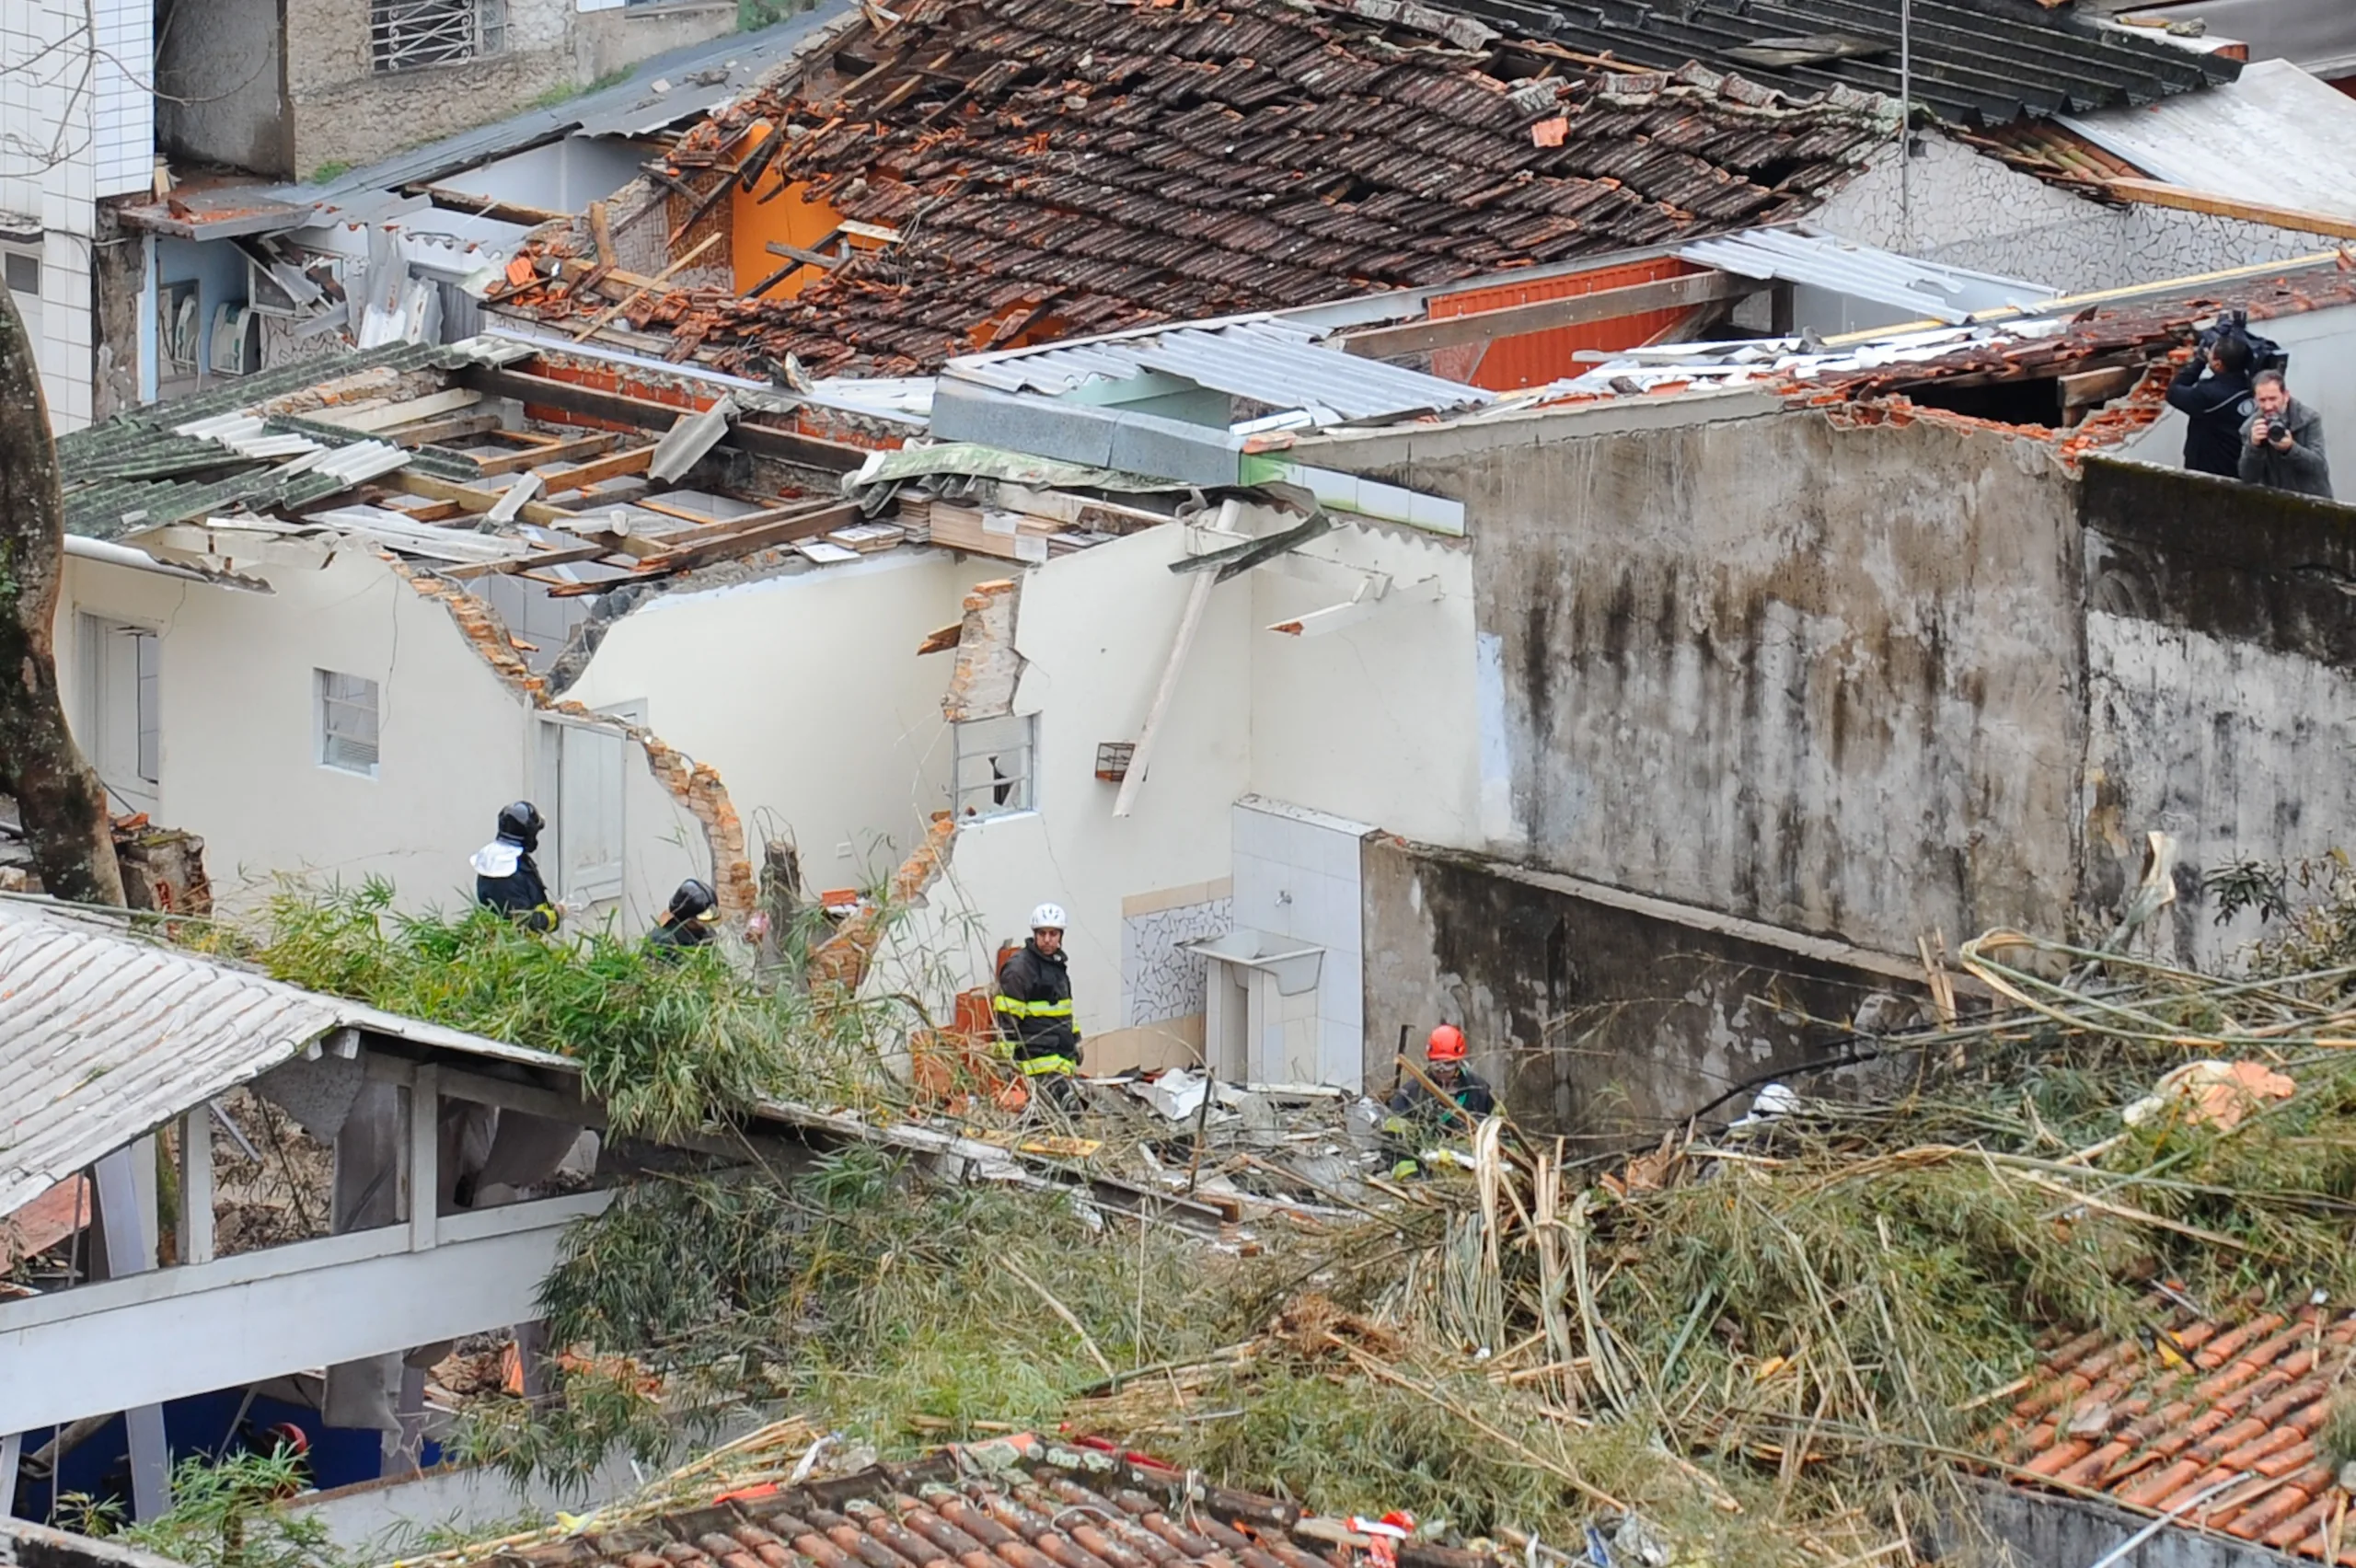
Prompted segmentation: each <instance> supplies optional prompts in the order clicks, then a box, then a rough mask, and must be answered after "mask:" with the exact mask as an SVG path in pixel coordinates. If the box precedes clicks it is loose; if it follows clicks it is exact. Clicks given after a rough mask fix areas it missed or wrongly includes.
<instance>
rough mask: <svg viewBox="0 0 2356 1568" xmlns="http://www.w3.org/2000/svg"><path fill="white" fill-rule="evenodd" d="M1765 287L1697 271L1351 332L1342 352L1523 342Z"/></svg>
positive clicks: (1384, 353) (1375, 353) (1379, 354)
mask: <svg viewBox="0 0 2356 1568" xmlns="http://www.w3.org/2000/svg"><path fill="white" fill-rule="evenodd" d="M1767 286H1768V284H1767V283H1766V282H1762V281H1761V280H1759V279H1755V278H1738V277H1736V276H1734V275H1733V274H1731V273H1728V272H1695V273H1692V274H1690V275H1688V276H1686V277H1682V278H1665V279H1662V280H1661V281H1660V282H1651V283H1631V284H1629V285H1628V286H1627V287H1625V288H1617V289H1598V290H1596V291H1595V292H1594V293H1593V294H1566V295H1565V296H1564V297H1563V298H1561V299H1542V300H1538V301H1536V302H1534V303H1532V304H1530V305H1511V306H1505V307H1504V308H1502V309H1499V310H1478V311H1473V312H1472V313H1470V314H1468V315H1464V316H1444V317H1438V318H1434V319H1426V320H1423V321H1410V322H1407V323H1405V324H1404V325H1403V326H1398V327H1376V328H1373V329H1369V330H1368V331H1364V332H1352V333H1350V334H1349V335H1348V336H1347V337H1345V338H1344V339H1343V340H1342V347H1343V348H1344V349H1345V350H1347V351H1348V352H1351V353H1354V354H1357V355H1360V356H1361V357H1363V358H1367V359H1388V358H1390V357H1391V356H1392V355H1394V354H1415V353H1425V352H1429V351H1431V350H1433V349H1452V348H1460V347H1462V346H1463V345H1465V344H1467V343H1486V342H1492V341H1495V340H1496V339H1499V338H1514V337H1519V336H1520V335H1521V334H1522V333H1524V332H1542V331H1547V330H1550V329H1553V328H1557V327H1582V326H1585V325H1587V324H1588V322H1591V321H1610V320H1612V319H1614V318H1616V317H1623V316H1642V315H1646V314H1649V313H1650V312H1653V311H1656V310H1687V309H1691V308H1692V307H1693V306H1698V305H1713V304H1717V303H1720V302H1722V301H1726V300H1732V299H1740V298H1742V297H1743V296H1745V295H1747V294H1756V293H1758V292H1759V291H1760V290H1761V289H1763V288H1766V287H1767Z"/></svg>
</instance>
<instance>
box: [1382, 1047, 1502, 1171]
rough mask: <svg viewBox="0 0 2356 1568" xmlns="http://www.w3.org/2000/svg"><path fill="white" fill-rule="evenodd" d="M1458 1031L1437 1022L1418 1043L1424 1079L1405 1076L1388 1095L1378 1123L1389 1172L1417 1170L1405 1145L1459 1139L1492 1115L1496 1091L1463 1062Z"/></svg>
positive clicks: (1413, 1152)
mask: <svg viewBox="0 0 2356 1568" xmlns="http://www.w3.org/2000/svg"><path fill="white" fill-rule="evenodd" d="M1464 1057H1465V1046H1464V1031H1462V1030H1461V1029H1459V1028H1457V1027H1456V1025H1454V1024H1452V1023H1443V1024H1441V1025H1440V1026H1439V1027H1438V1029H1435V1030H1433V1031H1432V1034H1431V1039H1430V1040H1429V1041H1428V1042H1427V1043H1426V1044H1425V1046H1424V1063H1425V1066H1424V1078H1429V1079H1430V1080H1431V1081H1430V1083H1429V1084H1428V1085H1426V1083H1425V1082H1424V1078H1415V1077H1414V1076H1413V1075H1410V1076H1409V1077H1408V1078H1407V1079H1406V1081H1405V1082H1403V1083H1402V1084H1401V1085H1400V1086H1399V1091H1398V1092H1397V1093H1396V1094H1393V1095H1392V1097H1391V1114H1390V1115H1389V1116H1388V1117H1387V1118H1386V1119H1385V1120H1384V1122H1383V1124H1382V1127H1383V1131H1384V1132H1385V1133H1387V1134H1388V1135H1390V1141H1391V1144H1392V1152H1393V1156H1394V1158H1393V1159H1392V1168H1391V1173H1392V1175H1393V1176H1395V1177H1400V1178H1405V1177H1408V1176H1412V1175H1414V1174H1415V1172H1416V1171H1417V1170H1419V1169H1420V1164H1419V1162H1418V1160H1417V1159H1415V1149H1414V1148H1412V1147H1409V1146H1410V1145H1411V1144H1412V1143H1413V1142H1415V1140H1417V1139H1419V1138H1420V1139H1426V1140H1427V1139H1431V1138H1436V1137H1448V1136H1459V1137H1461V1136H1463V1135H1465V1134H1467V1133H1470V1132H1471V1131H1472V1128H1473V1126H1474V1125H1475V1124H1477V1123H1479V1122H1480V1120H1481V1119H1482V1118H1483V1117H1484V1116H1491V1115H1495V1114H1496V1109H1497V1097H1496V1094H1495V1093H1493V1092H1492V1091H1491V1090H1490V1089H1489V1085H1488V1081H1487V1080H1486V1079H1485V1078H1482V1077H1481V1075H1480V1074H1478V1073H1476V1072H1474V1071H1473V1070H1472V1068H1470V1067H1468V1066H1465V1065H1464ZM1433 1090H1438V1093H1437V1094H1436V1093H1434V1092H1433Z"/></svg>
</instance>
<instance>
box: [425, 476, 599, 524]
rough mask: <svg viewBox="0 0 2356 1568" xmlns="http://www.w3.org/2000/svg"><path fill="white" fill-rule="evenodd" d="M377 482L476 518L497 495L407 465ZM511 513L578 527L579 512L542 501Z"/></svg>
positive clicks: (528, 520) (529, 519) (528, 519)
mask: <svg viewBox="0 0 2356 1568" xmlns="http://www.w3.org/2000/svg"><path fill="white" fill-rule="evenodd" d="M380 482H381V483H383V484H385V485H387V487H389V488H391V489H393V490H407V491H408V492H409V493H410V494H411V495H422V496H423V497H425V498H426V499H427V500H428V501H446V502H451V503H452V504H454V505H455V506H456V507H457V509H458V510H459V511H461V512H466V513H472V514H474V515H475V516H478V517H479V516H482V515H483V514H485V513H488V512H490V511H491V508H493V507H495V506H497V505H498V504H499V502H500V496H501V492H500V491H498V490H480V489H478V488H477V487H475V486H473V485H462V484H457V483H455V482H454V481H452V480H449V479H437V478H434V477H433V475H431V474H420V473H415V472H412V471H411V470H410V469H408V468H401V469H397V470H396V471H394V472H392V473H389V474H387V475H386V476H385V477H384V478H383V479H382V481H380ZM515 515H516V516H518V517H520V518H521V519H523V521H525V522H526V523H537V524H538V525H540V526H541V527H543V528H570V529H578V528H579V527H580V526H581V514H580V513H577V512H567V511H566V510H564V508H562V507H560V506H550V505H549V503H548V502H545V501H527V502H525V503H524V506H523V510H521V511H520V512H518V513H516V514H515Z"/></svg>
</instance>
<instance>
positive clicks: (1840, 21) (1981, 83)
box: [1450, 0, 2241, 126]
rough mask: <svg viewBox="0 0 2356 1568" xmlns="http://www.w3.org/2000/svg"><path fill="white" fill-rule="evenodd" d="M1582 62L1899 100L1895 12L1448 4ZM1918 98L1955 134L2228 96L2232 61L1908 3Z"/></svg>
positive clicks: (2011, 13) (2034, 11) (1588, 2)
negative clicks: (1593, 58)
mask: <svg viewBox="0 0 2356 1568" xmlns="http://www.w3.org/2000/svg"><path fill="white" fill-rule="evenodd" d="M1450 3H1451V5H1452V6H1453V7H1454V8H1455V9H1458V10H1461V11H1463V12H1466V13H1467V14H1469V15H1472V16H1475V17H1481V18H1482V19H1483V20H1484V21H1487V22H1491V23H1493V24H1495V25H1496V26H1497V27H1500V28H1507V29H1513V30H1515V31H1517V32H1521V33H1525V34H1527V35H1529V36H1531V37H1535V38H1542V39H1547V40H1551V41H1553V42H1554V43H1558V44H1561V45H1562V46H1564V47H1565V48H1566V49H1572V50H1576V51H1578V52H1581V53H1585V54H1594V55H1606V54H1608V55H1610V56H1611V58H1612V59H1614V60H1624V61H1626V62H1628V63H1630V64H1631V65H1633V66H1636V67H1639V68H1646V69H1652V70H1659V71H1674V70H1676V69H1677V68H1678V67H1679V66H1680V65H1683V64H1685V63H1688V62H1698V63H1701V64H1703V65H1705V66H1708V67H1709V68H1711V69H1713V70H1716V71H1738V72H1740V73H1741V74H1742V75H1745V76H1747V77H1749V78H1750V79H1751V80H1752V81H1754V82H1760V83H1763V84H1766V85H1767V86H1773V87H1777V88H1781V89H1782V90H1784V92H1787V93H1793V94H1801V95H1805V94H1807V93H1813V92H1822V91H1826V90H1829V89H1831V88H1835V87H1846V88H1853V89H1856V90H1859V91H1864V92H1871V93H1883V94H1887V95H1889V96H1890V97H1893V98H1895V97H1897V96H1898V94H1899V91H1900V36H1899V30H1900V0H1685V3H1682V4H1676V5H1660V4H1645V3H1642V0H1553V3H1549V0H1450ZM1911 11H1912V29H1911V30H1912V35H1913V37H1912V45H1913V61H1912V65H1913V80H1912V86H1913V98H1914V101H1915V102H1916V103H1918V104H1921V105H1923V107H1925V108H1927V109H1929V110H1931V111H1932V112H1933V113H1934V114H1936V115H1937V116H1938V117H1939V118H1940V119H1942V120H1944V121H1948V122H1949V123H1951V124H1956V125H1972V126H1992V125H2004V124H2009V123H2010V122H2012V121H2016V120H2020V119H2023V118H2027V117H2044V116H2050V115H2056V114H2085V113H2087V112H2089V111H2092V110H2100V109H2116V108H2126V107H2130V106H2132V105H2138V104H2147V103H2155V102H2157V101H2158V100H2160V99H2161V98H2170V97H2173V96H2175V95H2176V94H2178V93H2187V92H2193V91H2197V90H2198V89H2200V88H2201V87H2204V86H2210V85H2211V84H2212V83H2218V82H2230V81H2232V80H2233V79H2234V77H2235V75H2236V74H2237V73H2238V72H2239V71H2240V70H2241V64H2240V63H2239V62H2238V61H2235V60H2230V59H2227V58H2225V57H2224V56H2223V55H2220V54H2213V53H2200V52H2195V51H2192V50H2189V49H2185V48H2182V47H2180V46H2178V45H2177V44H2174V43H2171V42H2169V41H2167V40H2165V39H2164V38H2157V37H2153V36H2150V35H2149V33H2148V32H2146V31H2139V30H2136V29H2122V28H2116V27H2106V26H2104V25H2102V24H2101V23H2100V22H2098V21H2097V20H2096V19H2095V18H2094V17H2091V16H2089V15H2086V14H2085V13H2082V12H2080V11H2079V10H2078V9H2077V8H2076V7H2075V6H2074V5H2072V4H2070V3H2069V0H2061V3H2060V4H2056V3H2055V0H1912V4H1911Z"/></svg>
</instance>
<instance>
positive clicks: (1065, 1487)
mask: <svg viewBox="0 0 2356 1568" xmlns="http://www.w3.org/2000/svg"><path fill="white" fill-rule="evenodd" d="M1380 1545H1381V1546H1382V1547H1383V1548H1385V1549H1388V1548H1391V1547H1392V1542H1391V1541H1390V1540H1387V1539H1386V1540H1383V1541H1381V1542H1380ZM1377 1546H1378V1541H1377V1539H1375V1538H1373V1537H1369V1536H1366V1535H1363V1534H1360V1533H1358V1532H1357V1531H1355V1530H1352V1529H1351V1528H1348V1526H1347V1524H1345V1522H1344V1521H1342V1520H1338V1519H1323V1518H1315V1517H1310V1516H1304V1515H1303V1513H1302V1511H1301V1509H1300V1508H1299V1506H1298V1505H1295V1504H1292V1503H1288V1502H1285V1501H1282V1500H1280V1499H1277V1498H1275V1497H1267V1496H1261V1495H1258V1494H1255V1493H1248V1492H1239V1491H1233V1490H1230V1489H1229V1488H1226V1487H1221V1486H1213V1485H1209V1484H1207V1483H1206V1482H1204V1481H1202V1480H1201V1478H1200V1477H1198V1476H1195V1475H1192V1474H1189V1473H1187V1472H1185V1471H1183V1470H1170V1469H1165V1468H1163V1467H1161V1466H1160V1465H1158V1464H1154V1463H1152V1462H1150V1461H1149V1460H1146V1459H1144V1458H1143V1457H1142V1456H1138V1455H1134V1454H1130V1455H1116V1454H1114V1453H1113V1452H1111V1451H1109V1450H1108V1449H1105V1448H1103V1447H1096V1446H1092V1445H1090V1446H1083V1445H1078V1444H1065V1443H1054V1442H1047V1441H1043V1440H1042V1439H1040V1438H1037V1437H1034V1436H1027V1435H1026V1436H1019V1437H1010V1438H1006V1439H1003V1440H1000V1441H998V1442H991V1443H978V1444H968V1445H964V1446H962V1447H953V1448H948V1449H944V1450H942V1451H941V1452H939V1453H936V1454H933V1455H931V1456H930V1457H928V1458H923V1459H919V1460H918V1461H916V1462H914V1463H912V1464H904V1465H888V1464H887V1465H877V1466H873V1467H872V1468H870V1469H867V1470H860V1471H859V1472H857V1473H855V1474H852V1475H847V1476H842V1477H839V1478H837V1479H835V1480H829V1481H817V1482H809V1483H807V1484H803V1485H792V1484H790V1483H789V1484H785V1485H780V1484H778V1483H776V1482H760V1483H757V1484H753V1485H745V1486H739V1487H737V1488H735V1489H733V1490H729V1491H722V1492H721V1493H720V1494H719V1495H717V1496H715V1497H713V1498H712V1499H711V1500H710V1503H709V1504H707V1505H704V1506H701V1507H695V1508H683V1509H679V1510H676V1511H675V1512H673V1513H670V1514H668V1515H665V1516H662V1517H660V1518H656V1519H652V1520H647V1521H644V1522H642V1523H635V1524H629V1525H626V1526H623V1527H622V1528H616V1529H610V1530H606V1531H603V1532H597V1531H591V1532H589V1533H585V1534H577V1535H574V1536H572V1537H571V1538H568V1539H562V1540H558V1541H554V1542H551V1543H549V1544H547V1545H538V1546H523V1547H511V1546H505V1545H504V1544H503V1543H494V1544H493V1545H492V1546H486V1547H485V1548H484V1549H483V1551H482V1557H488V1556H490V1555H491V1551H493V1550H494V1549H496V1550H497V1551H498V1555H499V1556H500V1557H501V1559H502V1561H508V1562H515V1561H519V1560H520V1561H521V1562H525V1563H529V1564H531V1565H532V1568H657V1565H664V1568H756V1565H758V1564H767V1565H769V1568H790V1565H791V1564H796V1563H799V1564H803V1565H805V1568H806V1565H809V1564H815V1565H816V1568H985V1565H987V1568H1148V1565H1150V1568H1237V1565H1238V1564H1239V1563H1240V1564H1242V1568H1352V1565H1353V1564H1357V1563H1359V1562H1363V1561H1365V1560H1367V1554H1368V1553H1369V1551H1373V1550H1374V1549H1376V1548H1377ZM1395 1558H1396V1561H1397V1562H1398V1563H1399V1565H1400V1568H1478V1565H1480V1564H1484V1563H1485V1562H1488V1561H1489V1559H1487V1558H1485V1557H1483V1556H1480V1555H1478V1554H1475V1553H1473V1552H1471V1551H1457V1550H1453V1549H1450V1548H1446V1547H1438V1546H1428V1545H1424V1544H1421V1543H1418V1542H1415V1541H1398V1542H1397V1543H1396V1546H1395ZM480 1560H481V1558H478V1557H477V1556H475V1555H473V1554H470V1553H468V1552H463V1551H462V1552H457V1553H453V1554H450V1557H449V1561H453V1562H459V1563H465V1562H474V1561H480Z"/></svg>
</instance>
